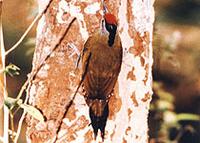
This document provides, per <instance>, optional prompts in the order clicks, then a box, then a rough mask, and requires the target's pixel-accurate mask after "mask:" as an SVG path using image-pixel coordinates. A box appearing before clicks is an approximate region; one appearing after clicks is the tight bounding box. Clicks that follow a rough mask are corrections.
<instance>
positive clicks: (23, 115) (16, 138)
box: [14, 96, 28, 143]
mask: <svg viewBox="0 0 200 143" xmlns="http://www.w3.org/2000/svg"><path fill="white" fill-rule="evenodd" d="M27 102H28V96H26V99H25V101H24V104H26V103H27ZM25 116H26V111H23V113H22V116H21V118H20V120H19V124H18V128H17V133H16V135H15V139H14V143H17V140H18V138H19V135H20V132H21V128H22V124H23V121H24V118H25Z"/></svg>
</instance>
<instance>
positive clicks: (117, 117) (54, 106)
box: [27, 0, 154, 143]
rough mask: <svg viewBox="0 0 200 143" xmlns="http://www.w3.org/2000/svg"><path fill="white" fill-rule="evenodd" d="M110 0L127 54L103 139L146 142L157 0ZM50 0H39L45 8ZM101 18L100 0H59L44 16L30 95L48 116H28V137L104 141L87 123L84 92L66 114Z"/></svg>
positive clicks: (65, 142)
mask: <svg viewBox="0 0 200 143" xmlns="http://www.w3.org/2000/svg"><path fill="white" fill-rule="evenodd" d="M105 2H106V5H107V7H108V9H109V11H110V12H111V13H112V14H114V15H115V16H116V17H117V19H118V27H119V28H118V31H119V34H120V37H121V40H122V45H123V53H124V54H123V63H122V68H121V73H120V75H119V79H118V84H117V85H116V87H115V94H114V96H113V97H112V98H111V101H110V102H109V104H110V105H109V108H110V113H109V119H108V122H107V126H106V135H105V141H104V142H105V143H111V142H112V143H147V142H148V135H147V131H148V126H147V117H148V109H149V102H150V100H151V95H152V89H151V82H152V75H151V67H152V46H151V45H152V29H153V21H154V10H153V0H109V1H108V0H107V1H105ZM47 3H48V1H44V0H38V4H39V8H40V11H41V9H42V8H44V7H45V5H46V4H47ZM74 17H76V20H75V21H73V20H72V19H73V18H74ZM101 19H102V4H101V1H100V0H78V1H77V0H54V1H53V2H52V3H51V5H50V7H49V9H48V10H47V12H46V13H45V15H44V16H43V17H42V19H41V20H40V21H39V24H38V28H37V41H36V42H37V43H36V49H35V54H34V59H33V69H32V73H31V74H33V73H34V72H35V70H36V71H38V72H35V73H37V74H36V76H35V77H34V79H33V81H31V83H30V85H29V89H28V95H29V96H30V99H29V103H30V104H32V105H34V106H36V107H37V108H38V109H40V110H41V111H42V113H43V115H44V116H45V118H46V121H45V122H39V121H37V120H36V119H34V118H32V117H30V116H29V117H28V118H27V122H28V128H27V141H28V142H32V143H36V142H37V143H40V142H41V143H44V142H55V140H56V142H59V143H60V142H62V143H72V142H73V143H94V142H101V139H100V137H98V138H97V140H96V141H95V140H94V138H93V133H92V127H91V126H88V125H89V123H90V119H89V115H88V114H89V113H88V106H87V105H86V103H85V100H84V98H83V96H82V94H81V92H80V93H78V94H77V96H76V98H75V100H74V101H73V104H72V105H71V106H70V108H69V110H68V113H67V115H66V116H65V118H64V119H63V114H64V112H65V110H66V109H65V108H66V106H67V105H68V104H69V102H70V101H71V98H72V96H73V94H74V92H75V90H76V88H77V84H78V82H79V80H80V71H79V69H78V70H75V63H76V61H77V58H78V55H79V54H80V52H81V50H82V48H83V45H84V42H85V41H86V40H87V38H88V36H90V35H92V33H93V31H94V29H96V28H99V26H100V21H101ZM72 21H73V23H72V24H70V23H71V22H72ZM68 26H70V28H69V30H67V27H68ZM66 31H67V32H66ZM62 37H63V38H62ZM56 45H58V46H56ZM48 55H49V56H48ZM43 61H45V62H44V64H42V66H41V68H38V67H40V65H41V63H43ZM60 124H61V127H59V126H60ZM57 132H58V135H56V134H57Z"/></svg>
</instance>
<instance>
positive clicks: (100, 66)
mask: <svg viewBox="0 0 200 143" xmlns="http://www.w3.org/2000/svg"><path fill="white" fill-rule="evenodd" d="M121 63H122V45H121V41H120V37H119V35H118V33H117V21H116V18H115V16H114V15H113V14H111V13H105V14H104V17H103V20H102V26H101V28H100V29H97V30H95V32H94V33H93V35H92V36H90V37H89V38H88V40H87V41H86V43H85V46H84V50H83V54H82V71H83V88H84V91H85V94H84V97H85V101H86V103H87V105H88V106H89V116H90V119H91V125H92V128H93V132H94V137H95V139H96V137H97V133H98V130H100V132H101V137H102V139H103V140H104V135H105V126H106V122H107V118H108V115H109V107H108V102H109V99H110V96H111V95H112V92H113V88H114V86H115V84H116V82H117V78H118V75H119V72H120V69H121Z"/></svg>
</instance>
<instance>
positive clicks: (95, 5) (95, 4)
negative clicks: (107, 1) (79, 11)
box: [84, 2, 100, 14]
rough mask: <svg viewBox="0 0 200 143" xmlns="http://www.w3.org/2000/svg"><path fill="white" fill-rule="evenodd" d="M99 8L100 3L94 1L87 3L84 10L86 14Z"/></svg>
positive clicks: (94, 12)
mask: <svg viewBox="0 0 200 143" xmlns="http://www.w3.org/2000/svg"><path fill="white" fill-rule="evenodd" d="M98 10H100V3H98V2H95V3H93V4H91V5H88V6H87V7H86V8H85V9H84V12H85V13H86V14H96V12H97V11H98Z"/></svg>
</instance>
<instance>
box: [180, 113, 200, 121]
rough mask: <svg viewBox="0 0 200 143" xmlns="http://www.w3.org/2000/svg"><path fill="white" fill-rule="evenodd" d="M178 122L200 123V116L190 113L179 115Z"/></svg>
mask: <svg viewBox="0 0 200 143" xmlns="http://www.w3.org/2000/svg"><path fill="white" fill-rule="evenodd" d="M177 120H178V121H183V120H190V121H200V116H199V115H197V114H190V113H180V114H177Z"/></svg>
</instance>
